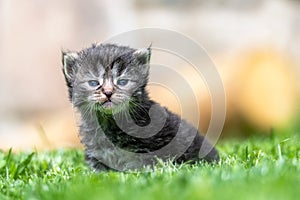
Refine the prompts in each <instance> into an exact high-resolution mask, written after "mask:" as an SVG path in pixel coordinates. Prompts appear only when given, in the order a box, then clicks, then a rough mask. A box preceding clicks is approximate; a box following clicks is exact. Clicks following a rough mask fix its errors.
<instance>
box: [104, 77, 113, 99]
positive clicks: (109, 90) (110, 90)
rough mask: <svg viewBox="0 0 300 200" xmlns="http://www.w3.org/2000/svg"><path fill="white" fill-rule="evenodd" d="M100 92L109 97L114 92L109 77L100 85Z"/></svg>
mask: <svg viewBox="0 0 300 200" xmlns="http://www.w3.org/2000/svg"><path fill="white" fill-rule="evenodd" d="M102 92H103V94H105V96H106V97H107V98H108V99H109V98H110V97H111V95H112V94H113V92H114V86H113V83H112V81H111V80H110V79H108V80H106V81H104V83H103V86H102Z"/></svg>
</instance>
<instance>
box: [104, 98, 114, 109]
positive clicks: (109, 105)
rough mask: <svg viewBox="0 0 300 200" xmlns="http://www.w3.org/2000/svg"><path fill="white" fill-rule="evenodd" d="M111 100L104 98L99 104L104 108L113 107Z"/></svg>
mask: <svg viewBox="0 0 300 200" xmlns="http://www.w3.org/2000/svg"><path fill="white" fill-rule="evenodd" d="M113 105H114V104H113V102H112V101H111V100H106V101H104V102H103V103H102V104H101V106H102V107H104V108H108V109H109V108H112V107H113Z"/></svg>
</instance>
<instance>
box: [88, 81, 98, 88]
mask: <svg viewBox="0 0 300 200" xmlns="http://www.w3.org/2000/svg"><path fill="white" fill-rule="evenodd" d="M88 84H89V86H91V87H96V86H98V85H100V83H99V81H96V80H91V81H88Z"/></svg>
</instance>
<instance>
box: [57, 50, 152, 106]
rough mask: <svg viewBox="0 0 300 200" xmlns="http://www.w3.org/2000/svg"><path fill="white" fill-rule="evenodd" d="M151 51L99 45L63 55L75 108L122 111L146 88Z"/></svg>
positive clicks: (65, 73)
mask: <svg viewBox="0 0 300 200" xmlns="http://www.w3.org/2000/svg"><path fill="white" fill-rule="evenodd" d="M149 59H150V49H141V50H135V49H131V48H129V47H121V46H116V45H110V44H107V45H99V46H93V47H91V48H88V49H84V50H82V51H81V52H78V53H77V52H76V53H74V52H69V53H64V54H63V65H64V68H63V70H64V75H65V77H66V81H67V85H68V87H69V92H70V96H71V98H72V103H73V104H74V105H75V106H76V107H80V106H91V107H94V106H97V108H101V109H103V110H113V109H117V108H122V107H124V106H126V105H127V103H128V102H130V101H131V100H132V99H133V98H134V96H138V95H140V93H141V89H142V88H143V87H145V85H146V83H147V78H148V72H149Z"/></svg>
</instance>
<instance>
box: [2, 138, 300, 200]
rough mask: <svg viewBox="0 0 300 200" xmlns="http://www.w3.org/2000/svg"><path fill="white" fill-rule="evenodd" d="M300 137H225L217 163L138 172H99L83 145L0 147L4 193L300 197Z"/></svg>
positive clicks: (68, 196) (16, 196) (57, 196)
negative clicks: (85, 155) (13, 150)
mask: <svg viewBox="0 0 300 200" xmlns="http://www.w3.org/2000/svg"><path fill="white" fill-rule="evenodd" d="M299 139H300V137H299V136H297V135H293V136H282V135H281V136H268V137H252V138H250V139H247V140H242V141H241V140H235V141H233V140H231V141H224V142H221V143H220V144H218V149H219V151H220V152H221V157H222V158H221V162H220V163H218V164H215V165H208V164H203V163H202V164H201V163H200V164H197V165H193V166H190V165H177V166H175V165H172V164H160V165H158V166H157V167H156V168H155V169H154V170H152V171H151V172H149V171H148V172H146V171H145V172H136V173H129V172H127V173H125V172H108V173H95V172H93V171H92V170H90V169H89V168H88V167H86V166H85V164H84V162H83V153H82V152H81V151H80V150H57V151H52V152H42V153H41V152H39V153H26V152H23V153H18V154H13V153H11V152H1V153H0V199H31V200H35V199H64V200H68V199H72V200H76V199H139V200H140V199H163V200H167V199H255V200H259V199H297V198H298V197H299V196H300V190H299V185H300V159H299V156H300V142H299Z"/></svg>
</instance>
